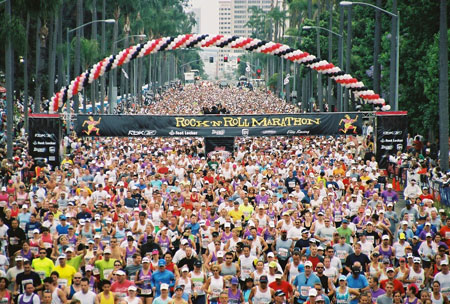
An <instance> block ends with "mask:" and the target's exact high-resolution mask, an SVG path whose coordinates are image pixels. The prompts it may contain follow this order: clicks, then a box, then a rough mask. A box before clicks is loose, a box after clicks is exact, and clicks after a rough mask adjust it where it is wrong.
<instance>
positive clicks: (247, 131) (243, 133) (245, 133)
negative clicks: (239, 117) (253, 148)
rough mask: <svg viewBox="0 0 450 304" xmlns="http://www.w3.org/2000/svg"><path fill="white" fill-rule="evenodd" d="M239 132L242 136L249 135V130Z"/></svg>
mask: <svg viewBox="0 0 450 304" xmlns="http://www.w3.org/2000/svg"><path fill="white" fill-rule="evenodd" d="M241 131H242V135H243V136H248V134H249V133H250V130H249V129H242V130H241Z"/></svg>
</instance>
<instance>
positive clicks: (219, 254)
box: [217, 251, 225, 258]
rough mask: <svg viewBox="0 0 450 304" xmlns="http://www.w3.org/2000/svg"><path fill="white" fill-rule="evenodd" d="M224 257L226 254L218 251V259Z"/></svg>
mask: <svg viewBox="0 0 450 304" xmlns="http://www.w3.org/2000/svg"><path fill="white" fill-rule="evenodd" d="M224 255H225V254H224V252H223V251H218V252H217V257H218V258H223V256H224Z"/></svg>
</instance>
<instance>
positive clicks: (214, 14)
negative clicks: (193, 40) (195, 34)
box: [190, 0, 219, 35]
mask: <svg viewBox="0 0 450 304" xmlns="http://www.w3.org/2000/svg"><path fill="white" fill-rule="evenodd" d="M190 3H191V5H192V8H196V7H199V8H200V9H201V21H200V31H201V34H211V35H215V34H218V33H219V19H218V18H219V1H218V0H190Z"/></svg>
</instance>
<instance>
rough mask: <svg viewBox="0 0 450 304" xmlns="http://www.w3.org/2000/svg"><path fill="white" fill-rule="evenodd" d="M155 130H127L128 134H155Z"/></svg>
mask: <svg viewBox="0 0 450 304" xmlns="http://www.w3.org/2000/svg"><path fill="white" fill-rule="evenodd" d="M156 133H157V131H156V130H129V131H128V135H129V136H155V135H156Z"/></svg>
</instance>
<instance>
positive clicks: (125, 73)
mask: <svg viewBox="0 0 450 304" xmlns="http://www.w3.org/2000/svg"><path fill="white" fill-rule="evenodd" d="M122 73H123V76H125V78H126V79H128V74H127V72H125V70H124V69H122Z"/></svg>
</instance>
